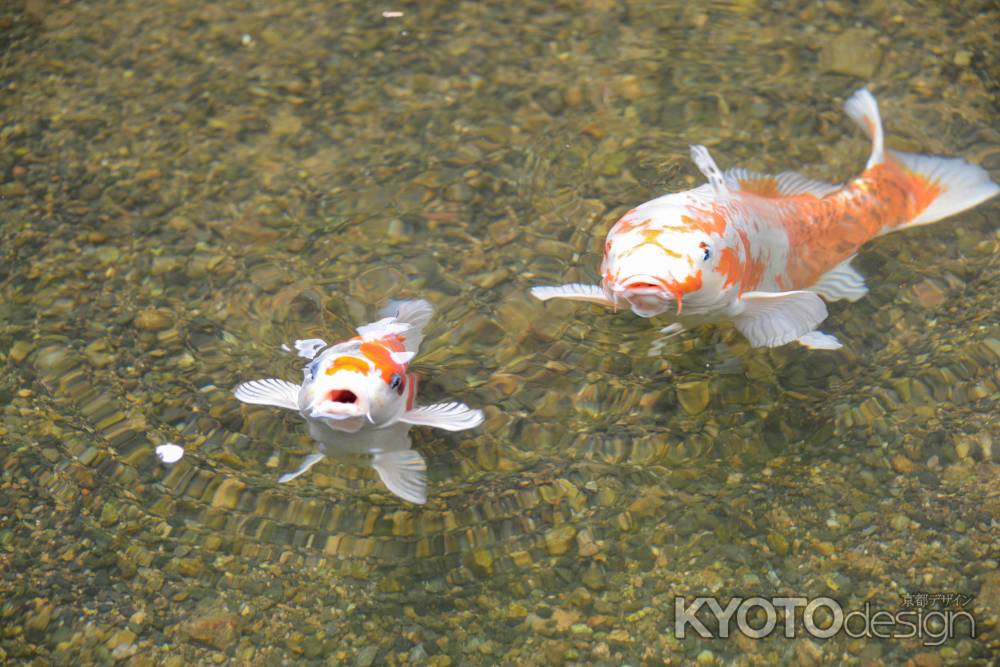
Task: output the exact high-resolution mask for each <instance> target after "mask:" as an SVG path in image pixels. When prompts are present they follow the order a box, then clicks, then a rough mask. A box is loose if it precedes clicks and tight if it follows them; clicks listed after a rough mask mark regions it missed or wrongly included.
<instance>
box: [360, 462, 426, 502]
mask: <svg viewBox="0 0 1000 667" xmlns="http://www.w3.org/2000/svg"><path fill="white" fill-rule="evenodd" d="M372 467H373V468H375V472H377V473H378V476H379V479H381V480H382V483H383V484H385V486H386V488H387V489H389V490H390V491H392V492H393V493H394V494H396V495H397V496H399V497H400V498H402V499H403V500H408V501H410V502H411V503H416V504H418V505H423V504H424V503H426V502H427V463H426V462H425V461H424V457H423V456H421V454H420V452H418V451H416V450H413V449H404V450H402V451H396V452H379V453H378V454H375V455H374V456H373V457H372Z"/></svg>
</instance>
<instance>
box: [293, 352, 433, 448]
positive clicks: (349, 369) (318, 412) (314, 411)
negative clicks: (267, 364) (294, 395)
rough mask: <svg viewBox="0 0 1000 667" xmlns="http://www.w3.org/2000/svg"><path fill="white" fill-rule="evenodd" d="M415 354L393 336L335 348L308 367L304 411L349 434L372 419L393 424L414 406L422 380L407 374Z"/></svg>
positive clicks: (301, 397) (301, 403)
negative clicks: (414, 399)
mask: <svg viewBox="0 0 1000 667" xmlns="http://www.w3.org/2000/svg"><path fill="white" fill-rule="evenodd" d="M394 348H395V349H394ZM412 356H413V355H412V353H409V352H406V351H405V350H404V349H403V347H402V345H399V344H396V343H395V341H392V340H388V339H387V340H382V341H359V340H354V341H349V342H348V343H346V344H342V345H338V346H336V347H333V348H330V349H329V350H327V351H326V352H324V353H323V354H321V355H320V356H319V357H317V358H316V359H315V360H313V362H312V363H310V364H309V365H308V366H306V367H305V369H304V370H303V373H304V376H305V377H304V379H303V383H302V390H301V392H300V394H299V409H300V411H301V412H302V414H303V415H304V416H305V417H306V418H307V419H311V420H316V421H321V422H323V423H324V424H326V425H327V426H328V427H330V428H332V429H334V430H337V431H346V432H349V433H353V432H356V431H358V430H360V429H361V428H362V427H363V426H364V425H365V424H366V423H370V424H372V425H374V426H384V425H387V424H390V423H392V422H394V421H396V420H397V419H398V418H399V417H400V415H402V414H403V413H404V412H405V411H406V410H407V408H408V407H412V404H413V397H414V394H415V392H416V378H414V377H412V376H411V375H410V374H408V373H407V372H406V362H407V361H409V359H410V357H412Z"/></svg>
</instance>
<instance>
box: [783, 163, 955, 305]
mask: <svg viewBox="0 0 1000 667" xmlns="http://www.w3.org/2000/svg"><path fill="white" fill-rule="evenodd" d="M940 193H941V187H940V186H939V185H938V184H936V183H933V182H931V181H929V180H928V179H927V178H925V177H924V176H922V175H920V174H916V173H913V172H911V171H909V170H908V169H906V167H904V166H903V165H901V164H899V163H898V162H896V161H894V160H892V159H887V160H886V161H885V162H883V163H880V164H877V165H874V166H873V167H872V168H871V169H867V170H866V171H865V172H864V173H863V174H862V175H861V176H860V177H858V178H857V179H855V180H854V181H852V182H850V183H849V184H847V185H846V186H845V187H844V188H843V189H841V190H840V191H838V192H836V193H833V194H831V195H828V196H826V197H823V198H822V199H814V200H811V201H809V200H803V199H800V198H797V197H794V198H789V199H788V207H787V212H786V215H785V219H784V220H783V221H782V223H783V225H784V227H785V230H786V231H787V233H788V241H789V248H790V251H791V252H790V254H789V259H788V267H787V271H786V275H785V279H786V280H787V283H786V284H787V287H788V289H802V288H805V287H811V286H812V285H814V284H815V283H816V281H817V280H818V279H819V278H820V276H822V275H823V274H824V273H826V272H827V271H829V270H830V269H832V268H833V267H835V266H837V265H838V264H840V263H841V262H843V261H844V260H845V259H847V258H848V257H850V256H851V255H853V254H854V253H855V252H857V251H858V248H860V247H861V246H862V245H863V244H864V243H866V242H868V241H869V240H871V239H872V238H874V237H875V236H878V235H879V234H881V233H883V232H885V231H888V230H891V229H895V228H896V227H899V226H900V225H903V224H906V223H907V222H909V221H910V220H912V219H913V218H915V217H916V216H917V215H918V214H919V213H920V212H921V211H923V210H924V209H925V208H927V206H929V205H930V203H931V202H932V201H933V200H934V198H935V197H937V196H938V195H939V194H940Z"/></svg>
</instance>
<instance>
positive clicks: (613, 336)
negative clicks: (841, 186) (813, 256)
mask: <svg viewBox="0 0 1000 667" xmlns="http://www.w3.org/2000/svg"><path fill="white" fill-rule="evenodd" d="M385 12H389V13H388V14H385ZM394 12H399V13H401V14H402V15H401V16H395V15H394V14H393V13H394ZM998 21H1000V13H998V11H997V9H996V7H995V5H993V4H991V3H987V2H972V3H962V4H961V5H955V7H954V8H952V9H943V8H942V7H940V6H939V5H937V4H933V3H932V4H931V5H929V6H928V5H925V4H922V3H912V4H907V3H882V2H873V3H864V4H863V5H862V6H861V7H855V6H854V4H853V3H849V2H828V3H825V4H822V5H821V4H817V3H811V2H801V3H800V2H784V3H764V2H754V1H753V0H746V1H738V2H712V3H705V4H702V5H694V4H689V3H680V2H677V3H673V2H671V3H657V4H647V3H632V2H608V1H602V0H595V1H592V2H585V3H556V4H550V3H530V2H529V3H508V4H499V3H492V4H490V3H444V2H442V3H412V4H399V5H379V4H372V3H353V4H351V3H322V2H285V1H281V0H278V1H269V2H257V1H242V2H239V1H235V2H230V1H223V2H213V3H196V2H189V1H187V0H176V1H173V2H170V3H167V4H164V5H155V4H154V5H147V3H136V2H126V1H119V2H113V1H98V2H91V3H78V4H72V5H67V4H61V3H55V2H47V1H45V0H28V1H27V2H24V3H16V4H13V5H8V6H6V7H5V8H4V9H3V10H0V30H2V33H0V34H2V37H3V43H4V47H5V48H4V54H3V56H2V78H0V82H2V85H3V91H4V95H3V107H2V111H0V113H2V117H0V141H2V142H3V150H2V153H0V178H2V181H3V182H2V184H0V195H2V199H0V214H2V217H0V225H2V235H3V236H2V238H3V242H2V245H0V252H2V256H0V315H2V317H0V320H2V324H0V356H2V358H3V371H2V374H0V397H2V398H3V399H4V401H3V402H4V404H5V407H4V420H3V423H2V425H0V436H2V447H0V457H2V459H3V472H2V475H0V505H2V506H3V508H4V511H3V516H2V517H0V546H2V548H3V557H2V558H0V571H2V572H3V579H2V584H0V586H2V591H3V606H2V608H0V614H2V617H3V619H4V622H3V624H2V625H3V630H2V632H0V651H2V652H3V654H4V655H6V658H7V659H8V660H10V661H11V662H12V663H22V664H37V665H43V664H50V663H54V664H89V663H95V664H111V663H113V662H115V661H122V662H123V663H124V664H128V665H137V666H138V665H160V664H163V665H181V664H198V663H206V664H207V663H218V664H233V665H253V664H259V665H274V664H286V663H288V664H293V663H300V662H303V663H305V664H341V663H345V664H358V665H368V664H382V663H387V664H401V663H404V662H408V663H413V664H425V663H426V664H433V665H448V664H500V663H505V664H563V663H596V664H608V665H612V664H614V665H617V664H623V663H627V664H632V665H638V664H650V665H652V664H685V663H690V662H695V661H696V662H698V664H733V663H735V664H776V663H780V664H802V665H813V664H835V663H840V662H842V661H843V662H848V663H858V664H903V663H904V662H905V661H906V660H908V659H911V658H912V659H914V660H917V661H922V662H918V663H917V664H925V665H930V664H939V663H942V662H943V663H945V664H977V663H978V664H986V662H987V661H988V660H989V656H990V655H993V654H994V653H992V652H993V651H995V650H996V648H997V645H998V644H997V642H998V641H1000V640H998V637H997V635H996V627H997V623H998V622H1000V575H998V574H997V558H998V553H997V552H998V544H1000V540H998V539H997V538H998V532H997V521H998V510H1000V506H998V496H997V484H996V480H997V473H998V467H997V460H998V455H997V453H996V452H997V451H998V449H1000V445H998V444H997V443H996V441H997V438H998V435H1000V432H998V428H997V423H996V414H997V411H998V389H997V384H998V382H1000V373H998V370H1000V368H998V360H1000V323H998V318H997V316H996V312H997V311H996V303H997V299H998V298H1000V288H998V286H997V285H998V283H997V280H996V275H997V272H996V269H997V257H998V251H1000V236H998V234H997V225H996V215H997V212H998V208H997V204H996V203H995V202H993V203H990V204H987V205H985V206H982V207H980V208H979V209H977V210H975V211H972V212H968V213H966V214H963V215H961V216H958V217H956V218H954V219H951V220H948V221H946V222H942V223H939V224H936V225H931V226H928V227H924V228H920V229H916V230H909V231H907V232H905V233H900V234H895V235H891V236H889V237H885V238H882V239H879V240H877V241H875V242H873V243H871V244H870V245H868V246H866V247H865V248H864V249H863V250H862V252H861V253H860V255H859V257H858V259H857V260H856V262H855V265H856V266H857V267H858V268H859V269H860V270H861V271H862V272H863V273H864V274H865V275H866V276H867V279H868V285H869V287H870V289H871V291H870V293H869V294H868V296H867V297H865V298H864V299H862V300H861V301H859V302H857V303H854V304H843V303H837V304H833V305H831V308H830V312H831V315H830V319H829V320H828V322H827V323H826V324H825V325H824V330H826V331H829V332H831V333H833V334H835V335H836V336H838V337H839V338H840V339H841V340H842V341H844V342H845V343H846V348H845V349H844V350H843V351H840V352H837V353H828V352H814V351H807V350H804V349H801V348H798V347H796V346H786V347H783V348H779V349H774V350H752V349H750V348H749V346H748V345H747V344H746V342H745V341H744V340H743V339H742V338H741V337H740V336H739V335H738V334H736V333H735V332H734V331H733V330H732V329H731V328H727V327H717V328H706V329H703V330H699V331H697V332H694V333H688V334H685V335H683V336H679V337H673V338H670V339H664V338H663V337H662V336H661V334H659V333H658V328H659V327H657V326H656V325H655V323H654V322H650V321H646V320H641V319H639V318H636V317H632V316H631V315H628V314H623V313H619V314H617V315H614V314H612V313H609V312H606V311H603V310H601V309H599V308H596V307H592V306H587V305H583V304H565V303H550V304H547V305H542V304H540V303H538V302H535V301H533V300H531V299H530V297H529V296H528V289H529V288H530V287H531V286H532V285H537V284H557V283H561V282H569V281H576V280H583V281H594V280H595V277H596V273H597V266H598V264H599V261H600V251H601V245H602V242H603V238H604V234H605V233H606V230H607V229H608V227H609V225H610V224H611V223H612V222H613V221H614V220H615V219H617V217H618V216H619V215H620V214H621V213H623V212H624V211H625V210H627V209H629V208H631V207H632V206H634V205H636V204H638V203H640V202H642V201H645V200H647V199H650V198H652V197H654V196H657V195H660V194H663V193H665V192H669V191H676V190H680V189H685V188H689V187H693V186H694V185H696V184H698V183H700V182H701V177H700V175H699V174H698V173H697V171H696V169H694V167H693V165H691V164H690V162H689V159H688V157H687V147H688V145H689V144H691V143H703V144H706V145H707V146H709V147H710V148H711V150H712V152H713V155H714V156H715V158H716V160H717V161H718V162H719V164H720V166H722V167H723V168H726V167H730V166H742V167H747V168H750V169H756V170H760V171H765V172H776V171H781V170H785V169H800V170H801V171H803V172H804V173H805V174H807V175H809V176H811V177H815V178H822V179H827V180H831V181H841V180H844V179H846V178H849V177H851V176H853V175H854V174H856V173H857V172H858V171H859V170H860V169H861V168H862V167H863V164H864V160H865V157H866V155H867V152H868V145H867V143H866V141H865V140H864V138H863V136H862V135H861V133H860V132H858V131H857V130H856V128H854V127H852V125H851V124H850V122H849V121H848V120H847V119H846V117H845V116H844V115H843V113H842V112H841V110H840V107H841V104H842V102H843V100H844V99H845V98H846V97H847V96H848V95H849V94H850V93H852V92H853V91H854V90H856V89H857V88H859V87H860V86H862V85H868V86H870V88H871V89H872V90H873V92H874V93H875V94H876V96H877V97H878V99H879V101H880V103H881V105H882V115H883V119H884V121H885V125H886V130H887V134H888V137H889V143H890V145H891V146H894V147H897V148H901V149H905V150H918V151H924V152H928V153H935V154H942V155H960V156H963V157H966V158H967V159H969V160H971V161H973V162H976V163H978V164H981V165H983V166H984V167H985V168H986V169H987V170H989V171H990V172H991V174H992V175H993V178H994V180H998V179H1000V133H998V116H997V108H998V107H997V94H998V89H997V83H996V82H997V81H998V80H1000V66H998V59H997V46H996V40H995V26H996V25H997V22H998ZM414 297H422V298H427V299H429V300H430V301H432V302H433V303H434V305H435V308H436V310H437V312H436V316H435V319H434V320H433V321H432V323H431V325H430V327H429V330H428V336H427V339H426V341H425V343H424V346H423V349H422V351H421V354H420V356H419V357H418V359H417V362H416V367H417V369H418V370H419V372H420V373H421V375H422V378H423V380H422V385H421V386H422V400H423V401H424V402H426V403H430V402H434V401H436V400H442V399H446V398H454V399H458V400H462V401H464V402H466V403H468V404H469V405H472V406H476V407H482V408H483V409H485V410H486V413H487V417H488V418H487V421H486V423H485V424H484V425H483V426H482V427H480V428H479V429H477V430H476V431H472V432H465V433H457V434H449V433H444V432H442V431H431V430H424V429H414V430H413V433H414V440H415V443H416V446H417V448H418V449H420V451H421V452H423V453H424V455H425V456H426V458H427V459H428V461H429V466H430V488H429V495H430V500H429V502H428V504H427V505H426V506H424V507H417V506H413V505H409V504H406V503H404V502H402V501H399V500H398V499H396V498H394V497H392V496H391V495H390V494H389V493H388V492H387V491H385V490H384V488H383V487H381V485H380V484H379V483H378V481H377V479H376V478H375V476H374V474H373V473H372V472H371V471H370V470H369V469H367V468H363V467H358V466H356V465H353V464H351V463H345V462H336V461H326V462H323V463H321V464H319V465H318V466H316V467H315V468H313V470H312V471H311V472H310V473H309V474H308V475H306V476H304V477H302V478H300V479H298V480H295V482H294V483H292V484H288V485H279V484H277V477H278V476H279V474H280V473H281V472H284V471H287V470H289V469H294V468H295V467H296V466H297V465H298V463H299V462H300V461H301V459H302V458H303V457H304V456H306V455H307V454H309V453H310V452H311V451H312V445H311V443H310V442H309V439H308V437H307V436H306V435H305V432H304V429H303V428H302V425H301V423H300V422H299V420H298V419H297V418H296V417H295V416H294V415H289V414H287V413H286V414H279V412H278V411H277V410H269V409H266V408H256V407H247V406H243V405H241V404H239V403H238V402H237V401H235V399H234V398H233V397H232V388H233V387H234V386H235V385H236V384H237V383H238V382H239V381H242V380H246V379H252V378H256V377H266V376H276V377H285V378H289V379H296V378H298V377H299V375H298V374H299V367H300V365H301V361H300V360H298V359H296V358H295V357H294V356H292V355H289V354H286V353H284V352H282V351H281V349H280V345H281V344H282V343H287V342H291V341H292V340H294V339H296V338H309V337H322V338H325V339H327V340H330V341H333V340H339V339H342V338H344V337H348V336H350V335H351V334H352V331H353V328H354V327H355V326H357V325H359V324H363V323H365V322H367V321H369V320H371V319H372V318H374V317H375V313H376V310H377V308H378V307H379V305H381V304H382V303H383V302H384V301H385V300H386V299H388V298H414ZM164 442H175V443H178V444H182V445H183V446H184V447H185V448H186V450H187V455H186V457H185V458H184V459H183V460H182V461H181V462H180V463H178V464H176V465H175V466H172V467H167V466H164V465H162V464H161V463H160V461H159V460H157V458H156V457H155V456H154V454H153V448H154V446H155V445H157V444H161V443H164ZM917 592H930V593H947V592H959V593H963V594H967V595H969V596H974V598H975V599H974V601H973V602H971V603H970V604H969V606H968V607H967V608H968V609H970V610H973V613H974V615H975V616H976V618H977V620H978V622H979V624H980V625H979V633H980V636H979V637H978V638H977V639H968V638H962V637H958V638H955V639H953V640H949V641H947V642H945V643H944V644H942V645H941V646H933V647H928V646H923V645H921V643H920V642H919V641H915V640H886V641H879V640H873V639H866V638H859V639H852V638H850V637H847V636H845V635H843V634H841V635H838V636H837V637H834V638H832V639H830V640H813V639H810V638H808V637H807V636H804V635H803V634H802V633H800V635H799V636H798V637H796V638H794V639H784V638H780V637H777V636H775V637H772V638H769V639H766V640H759V641H755V640H749V639H747V638H745V637H738V638H733V639H728V640H705V639H700V638H688V639H685V640H680V639H678V638H676V637H675V636H674V630H673V620H674V598H675V597H676V596H678V595H685V596H696V595H717V596H720V597H721V598H723V599H728V598H729V597H732V596H743V597H746V596H751V595H763V596H773V595H782V594H793V595H802V596H812V597H815V596H824V595H825V596H830V597H833V598H835V599H837V600H838V601H839V602H840V603H841V604H843V606H844V608H845V609H856V608H859V607H861V606H862V605H863V604H864V603H865V602H866V601H868V602H870V603H871V604H872V605H873V607H875V608H879V609H888V610H894V609H898V608H899V606H900V605H901V604H902V602H901V600H903V599H904V596H906V595H911V594H915V593H917Z"/></svg>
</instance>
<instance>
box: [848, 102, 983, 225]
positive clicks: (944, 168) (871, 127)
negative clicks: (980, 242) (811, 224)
mask: <svg viewBox="0 0 1000 667" xmlns="http://www.w3.org/2000/svg"><path fill="white" fill-rule="evenodd" d="M844 111H846V112H847V115H848V116H850V117H851V120H853V121H854V122H855V123H857V124H858V125H859V126H860V127H861V129H862V130H864V132H865V134H867V135H868V137H869V138H870V139H871V140H872V153H871V156H870V157H869V158H868V164H867V165H866V167H865V168H866V169H871V168H872V167H874V166H875V165H877V164H882V163H883V162H886V161H892V162H895V163H897V164H899V165H900V166H902V167H903V171H904V172H905V173H906V176H907V177H908V179H907V184H906V185H907V188H908V189H909V190H910V194H911V195H912V206H913V217H912V218H911V219H910V220H909V222H905V223H903V224H901V225H899V226H897V227H892V228H890V229H887V230H885V231H886V233H888V232H890V231H895V230H897V229H904V228H906V227H915V226H917V225H926V224H929V223H931V222H937V221H938V220H942V219H944V218H947V217H948V216H952V215H955V214H956V213H961V212H962V211H964V210H966V209H969V208H972V207H973V206H975V205H977V204H981V203H982V202H984V201H986V200H987V199H989V198H990V197H993V196H995V195H996V194H997V193H1000V186H998V185H997V184H996V183H994V182H993V181H991V180H990V175H989V174H988V173H986V171H985V170H984V169H982V168H981V167H977V166H976V165H974V164H969V163H968V162H966V161H965V160H963V159H961V158H945V157H936V156H933V155H915V154H913V153H903V152H901V151H893V150H886V148H885V143H884V138H883V137H884V135H883V132H882V117H881V114H879V111H878V102H876V101H875V97H874V96H873V95H872V94H871V93H870V92H868V89H867V88H862V89H861V90H859V91H857V92H856V93H854V94H853V95H851V97H850V98H849V99H848V100H847V102H845V103H844Z"/></svg>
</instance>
